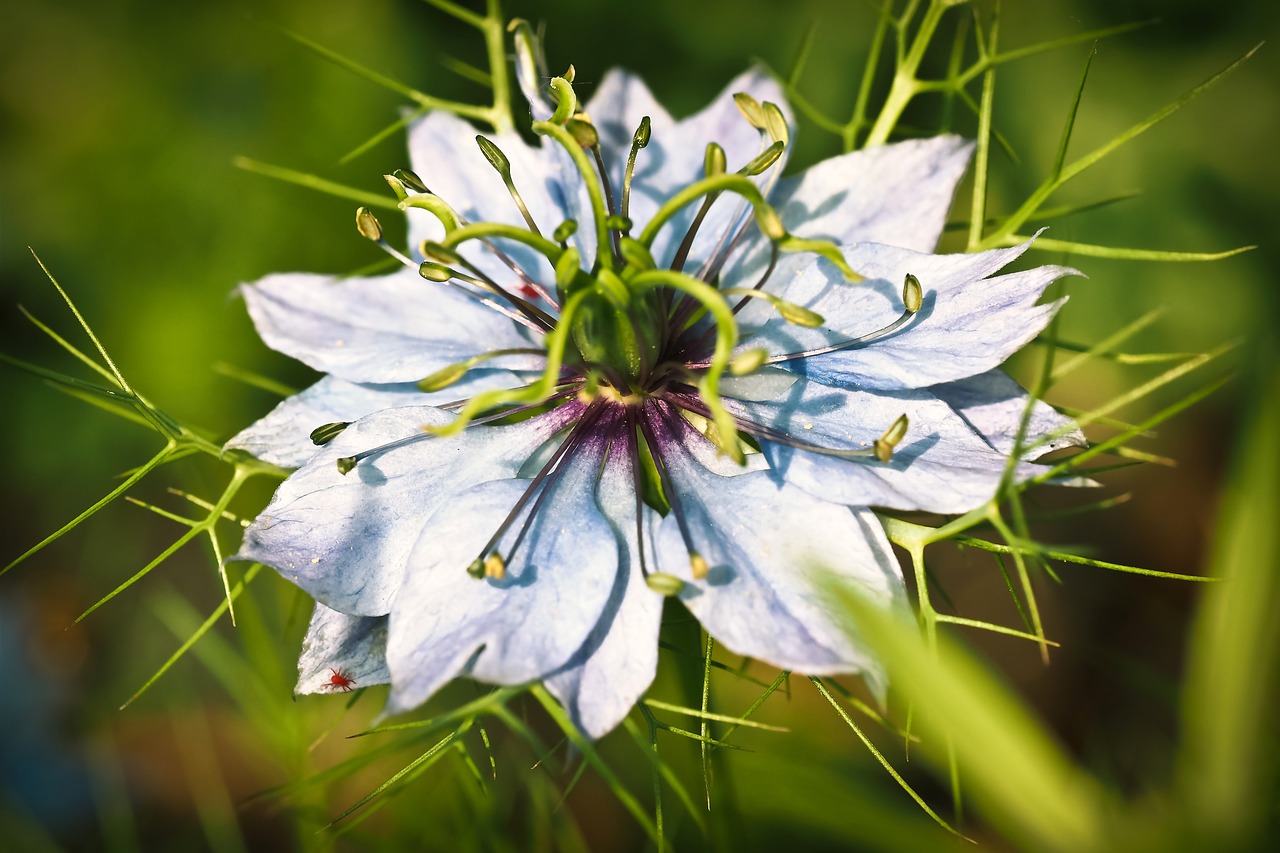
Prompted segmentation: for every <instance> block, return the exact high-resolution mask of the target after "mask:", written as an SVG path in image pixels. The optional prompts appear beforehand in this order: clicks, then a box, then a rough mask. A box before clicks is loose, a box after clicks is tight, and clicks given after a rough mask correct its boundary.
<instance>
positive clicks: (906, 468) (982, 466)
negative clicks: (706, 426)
mask: <svg viewBox="0 0 1280 853" xmlns="http://www.w3.org/2000/svg"><path fill="white" fill-rule="evenodd" d="M726 405H727V406H728V408H729V410H730V411H731V412H734V413H737V414H741V415H743V416H745V417H746V418H747V419H748V420H750V421H752V422H754V423H757V424H762V425H764V426H767V427H772V428H773V429H775V430H780V431H782V432H785V433H787V434H788V435H789V436H791V437H793V438H795V439H797V440H798V441H801V442H805V443H807V444H810V445H817V446H820V447H824V448H829V449H832V450H838V451H840V450H870V449H872V448H873V446H874V443H875V440H876V439H877V438H879V437H880V436H881V435H882V434H883V433H884V431H885V430H887V429H888V428H889V426H890V424H892V423H893V422H894V421H895V420H897V418H898V416H899V415H903V414H905V415H906V416H907V418H908V420H909V421H910V425H909V427H908V428H907V434H906V437H905V438H903V440H902V442H901V443H900V444H899V445H898V446H897V448H896V449H895V450H894V452H893V457H892V458H891V459H890V460H889V461H888V462H887V463H886V462H880V461H879V460H878V459H876V458H875V457H874V456H866V457H858V458H854V459H842V458H838V457H833V456H829V455H824V454H822V453H820V452H816V451H813V450H807V449H803V448H800V447H792V446H789V445H788V444H786V443H783V442H775V441H770V440H768V439H767V438H764V439H762V440H761V446H762V449H763V451H764V456H765V458H766V459H768V460H769V465H770V467H771V468H772V469H773V471H774V472H775V475H776V476H778V477H781V478H782V479H784V480H786V481H787V482H789V483H793V484H795V485H796V486H799V487H800V488H802V489H804V490H805V491H807V492H809V493H810V494H813V495H815V496H817V497H820V498H822V499H824V500H829V501H833V502H836V503H841V504H845V505H846V506H882V507H889V508H892V509H923V510H927V511H929V512H942V513H954V512H965V511H967V510H970V509H972V508H973V507H975V506H978V505H980V504H982V503H983V502H985V501H987V500H988V499H990V498H991V496H992V495H994V494H995V491H996V487H997V486H998V485H999V483H1000V478H1001V476H1002V475H1003V473H1004V469H1005V465H1006V459H1005V456H1004V455H1003V454H1001V453H999V452H997V451H996V450H994V449H993V448H992V447H991V446H990V445H989V444H988V443H987V442H986V441H985V440H984V439H983V438H982V436H980V435H979V434H978V433H977V432H975V431H974V429H973V428H972V427H971V426H970V425H969V424H968V423H966V422H965V421H964V419H963V418H961V417H960V416H959V415H958V414H956V412H955V411H954V410H953V409H952V408H951V407H950V406H949V405H947V404H946V403H944V402H943V401H941V400H939V399H938V398H937V397H936V396H934V395H933V393H932V392H930V391H928V390H925V389H919V390H912V391H897V392H876V391H850V390H848V389H845V388H833V387H830V386H826V385H822V384H820V383H817V382H813V381H810V380H805V379H801V380H800V381H799V382H797V383H796V384H795V386H793V387H792V389H791V391H790V392H788V394H787V395H785V396H784V397H782V398H779V399H777V400H770V401H767V402H747V401H726ZM1039 470H1042V469H1040V468H1039V467H1038V466H1032V465H1027V464H1023V465H1021V466H1020V468H1019V473H1020V474H1021V475H1023V476H1026V475H1029V474H1032V473H1036V472H1038V471H1039Z"/></svg>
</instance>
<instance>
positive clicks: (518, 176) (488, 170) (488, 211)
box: [407, 111, 584, 287]
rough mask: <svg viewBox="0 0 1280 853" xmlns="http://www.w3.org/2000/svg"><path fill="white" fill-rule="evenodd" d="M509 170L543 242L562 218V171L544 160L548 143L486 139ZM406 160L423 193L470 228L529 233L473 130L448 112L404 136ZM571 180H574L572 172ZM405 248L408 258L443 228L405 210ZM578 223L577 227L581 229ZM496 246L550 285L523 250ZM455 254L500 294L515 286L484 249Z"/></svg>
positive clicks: (541, 266)
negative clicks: (483, 225) (488, 225)
mask: <svg viewBox="0 0 1280 853" xmlns="http://www.w3.org/2000/svg"><path fill="white" fill-rule="evenodd" d="M484 136H486V137H488V138H489V139H490V141H492V142H493V143H494V144H495V145H497V146H498V148H499V149H501V150H502V153H503V154H505V155H506V157H507V159H508V160H509V161H510V163H511V176H512V180H513V181H514V182H515V185H516V188H517V189H518V190H519V191H520V196H521V198H523V199H524V202H525V205H526V206H527V207H528V208H529V213H530V215H532V217H533V221H534V222H536V223H537V225H538V227H539V229H541V231H542V233H543V234H544V235H547V236H548V238H549V237H550V235H551V233H552V232H553V231H555V229H556V226H558V225H559V224H560V223H561V222H563V221H564V220H565V218H566V217H567V216H568V215H569V214H568V213H567V212H566V209H565V206H564V203H563V201H562V200H561V197H562V190H561V186H562V184H563V182H564V180H565V178H566V176H565V175H564V173H563V166H562V164H561V163H560V162H559V161H558V160H557V158H556V157H554V156H552V154H551V153H549V148H548V147H547V146H548V145H549V143H544V144H543V145H542V146H537V145H529V144H528V143H527V142H525V141H524V139H523V138H522V137H521V136H520V134H518V133H516V132H515V131H508V132H506V133H486V134H484ZM409 156H410V160H411V161H412V163H413V168H414V171H415V172H417V174H418V177H420V178H422V180H423V182H424V183H425V184H426V185H427V187H428V188H430V190H431V191H432V192H433V193H435V194H436V195H438V196H440V198H442V199H444V201H445V202H447V203H448V204H449V205H450V206H451V207H452V208H453V209H454V210H455V211H456V212H457V213H458V214H459V215H460V216H462V217H463V218H464V219H465V220H467V221H469V222H498V223H504V224H507V225H515V226H517V227H519V228H520V229H521V230H525V229H526V228H527V227H528V226H527V225H526V223H525V220H524V217H523V216H522V215H521V214H520V209H519V208H518V207H516V204H515V202H514V201H513V200H512V198H511V194H510V193H509V192H508V190H507V188H506V185H505V184H504V183H503V182H502V178H501V176H500V175H499V174H498V172H497V171H496V170H495V169H494V168H493V166H491V165H490V164H489V161H488V160H487V159H485V156H484V154H483V153H482V152H481V151H480V147H479V145H477V144H476V128H475V127H474V126H472V125H471V124H469V123H468V122H466V121H463V120H462V119H460V118H458V117H457V116H454V115H452V114H450V113H446V112H442V111H435V112H432V113H430V114H428V115H427V117H426V118H424V119H422V120H421V121H419V122H418V123H417V124H415V125H414V126H413V128H412V130H410V132H409ZM575 174H576V173H575ZM407 215H408V217H409V245H410V248H411V249H412V250H413V251H415V252H416V251H417V250H418V246H419V244H420V243H421V241H422V240H423V239H430V240H434V241H438V240H439V239H440V238H441V237H442V236H443V235H444V229H443V227H442V226H441V225H440V223H439V220H437V219H436V218H435V216H434V215H432V214H431V213H429V212H427V211H425V210H417V209H413V208H410V209H409V210H408V211H407ZM581 224H584V223H580V225H581ZM496 243H497V245H498V246H499V247H500V248H501V249H502V250H503V251H504V252H505V253H506V254H507V255H508V256H509V257H510V258H511V259H512V260H514V261H515V262H516V263H517V265H518V266H519V267H520V268H521V269H523V270H524V271H525V272H526V273H527V274H528V275H529V276H530V277H531V278H533V279H534V280H535V281H540V282H547V281H553V280H554V271H553V270H552V269H551V266H550V264H549V263H548V261H547V260H546V259H545V258H543V257H542V256H541V255H539V254H538V253H537V252H535V251H533V250H532V249H530V248H528V247H526V246H524V245H523V244H519V243H514V242H511V241H509V240H497V241H496ZM461 251H462V253H463V254H464V255H465V256H466V257H467V258H468V260H470V261H471V262H472V263H474V264H475V265H476V266H477V267H479V268H480V269H482V270H483V271H484V272H485V273H486V274H487V275H489V276H490V277H491V278H493V279H494V280H495V281H497V282H498V283H499V284H501V285H503V286H504V287H512V286H515V285H516V284H517V278H516V276H515V274H514V273H512V271H511V269H510V268H509V267H508V266H507V265H506V263H505V262H503V261H502V260H501V259H500V258H499V257H498V256H497V255H496V254H495V253H494V252H493V251H492V250H491V249H489V248H486V247H485V246H484V244H482V243H479V242H469V243H466V244H463V246H462V247H461Z"/></svg>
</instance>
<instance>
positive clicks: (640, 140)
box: [631, 116, 653, 148]
mask: <svg viewBox="0 0 1280 853" xmlns="http://www.w3.org/2000/svg"><path fill="white" fill-rule="evenodd" d="M652 134H653V122H652V121H650V120H649V117H648V116H645V117H644V118H642V119H640V126H639V127H637V128H636V133H635V136H633V137H631V144H632V145H633V146H635V147H636V148H645V147H647V146H648V145H649V137H650V136H651V135H652Z"/></svg>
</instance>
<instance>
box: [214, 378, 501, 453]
mask: <svg viewBox="0 0 1280 853" xmlns="http://www.w3.org/2000/svg"><path fill="white" fill-rule="evenodd" d="M524 381H525V380H523V379H521V378H520V376H519V375H517V374H515V373H511V372H510V371H507V370H472V371H470V372H469V373H467V374H466V376H464V377H463V378H462V379H460V380H459V381H458V382H455V383H454V384H453V385H450V386H449V387H448V388H442V389H441V390H439V391H432V392H430V393H426V392H423V391H419V390H418V386H417V385H416V384H413V383H402V384H398V385H361V384H358V383H355V382H348V381H347V380H345V379H338V378H337V377H335V376H326V377H324V378H323V379H321V380H320V381H319V382H317V383H316V384H314V385H312V386H311V387H310V388H308V389H306V390H305V391H302V392H301V393H298V394H294V395H293V396H292V397H289V398H287V399H285V400H283V401H281V403H280V404H279V405H277V406H276V407H275V408H274V409H272V410H271V412H270V413H269V414H268V415H267V416H266V417H264V418H262V419H260V420H258V421H257V422H255V423H254V424H252V425H251V426H249V427H247V428H246V429H244V430H241V431H240V432H239V433H238V434H237V435H236V436H235V437H234V438H232V439H231V440H230V441H228V442H227V444H226V448H227V449H228V450H244V451H246V452H248V453H250V454H252V455H253V456H255V457H256V458H258V459H261V460H263V461H264V462H270V463H271V464H273V465H279V466H280V467H282V468H297V467H299V466H301V465H302V464H303V463H304V462H306V461H307V460H308V459H310V458H311V457H312V456H313V455H315V452H316V450H317V449H318V448H317V446H316V444H315V443H314V442H312V441H311V431H312V430H314V429H315V428H316V427H318V426H323V425H325V424H331V423H339V422H343V421H346V422H351V421H355V420H359V419H360V418H362V417H364V416H365V415H368V414H372V413H373V412H379V411H382V410H383V409H394V408H399V407H401V406H440V405H443V404H445V403H450V402H453V401H455V400H463V399H466V398H467V397H471V396H473V395H475V394H478V393H480V392H481V391H490V390H493V389H496V388H515V387H516V386H518V385H522V384H524Z"/></svg>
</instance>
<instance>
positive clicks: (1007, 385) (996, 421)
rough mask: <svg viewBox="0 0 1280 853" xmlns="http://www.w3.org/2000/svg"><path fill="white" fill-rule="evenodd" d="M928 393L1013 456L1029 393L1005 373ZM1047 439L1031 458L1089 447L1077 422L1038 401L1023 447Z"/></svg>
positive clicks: (985, 375) (993, 372)
mask: <svg viewBox="0 0 1280 853" xmlns="http://www.w3.org/2000/svg"><path fill="white" fill-rule="evenodd" d="M929 390H930V391H932V392H933V393H934V394H936V395H937V396H938V397H939V398H940V399H942V400H943V401H944V402H946V403H947V404H948V405H950V406H951V407H952V408H953V409H955V410H956V411H957V412H958V413H959V414H960V417H962V418H964V419H965V420H966V421H967V422H968V423H969V426H971V427H973V428H974V429H975V430H977V431H978V433H979V434H980V435H981V436H982V437H983V438H985V439H986V440H987V443H988V444H990V445H991V446H992V447H994V448H995V449H996V450H998V451H1000V452H1001V453H1006V454H1007V453H1012V452H1013V445H1014V441H1015V439H1016V438H1017V436H1018V425H1019V424H1020V423H1021V422H1022V417H1023V413H1024V412H1025V411H1026V408H1027V392H1026V391H1024V390H1022V386H1021V385H1019V384H1018V383H1017V382H1015V381H1013V379H1011V378H1010V377H1009V375H1008V374H1006V373H1005V372H1004V371H1003V370H989V371H987V372H986V373H981V374H979V375H977V376H972V377H970V378H968V379H961V380H960V381H959V382H949V383H947V384H945V385H935V386H933V387H932V388H930V389H929ZM1051 436H1052V437H1051ZM1050 437H1051V438H1050ZM1044 438H1048V439H1049V440H1048V441H1047V442H1046V443H1044V444H1042V445H1040V446H1039V447H1037V448H1035V449H1034V450H1033V451H1032V452H1031V454H1030V455H1031V456H1032V457H1035V456H1040V455H1042V454H1044V453H1048V452H1049V451H1051V450H1061V449H1062V448H1064V447H1083V446H1084V445H1085V444H1086V443H1087V442H1086V440H1085V437H1084V433H1083V432H1081V431H1080V428H1079V427H1078V426H1076V425H1075V421H1073V420H1071V418H1068V417H1066V416H1065V415H1061V414H1058V412H1057V411H1056V410H1054V408H1053V407H1052V406H1050V405H1048V404H1046V403H1044V402H1043V401H1041V400H1037V401H1036V404H1035V406H1034V407H1033V408H1032V409H1031V417H1030V418H1029V419H1028V421H1027V427H1026V434H1025V435H1024V437H1023V441H1022V443H1023V446H1024V447H1025V446H1027V445H1031V444H1036V443H1037V442H1039V441H1040V440H1041V439H1044Z"/></svg>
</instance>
